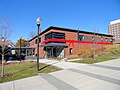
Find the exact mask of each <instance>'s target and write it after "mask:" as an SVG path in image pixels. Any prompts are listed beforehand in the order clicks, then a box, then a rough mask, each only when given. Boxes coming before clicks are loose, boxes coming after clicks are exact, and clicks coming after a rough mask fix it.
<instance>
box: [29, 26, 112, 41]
mask: <svg viewBox="0 0 120 90" xmlns="http://www.w3.org/2000/svg"><path fill="white" fill-rule="evenodd" d="M51 29H55V30H56V31H57V30H61V31H69V32H79V33H85V34H97V35H102V36H108V37H113V36H112V35H107V34H101V33H94V32H88V31H82V30H75V29H68V28H61V27H55V26H50V27H48V28H47V29H46V30H44V31H43V32H41V33H40V35H42V34H44V33H46V32H48V31H49V30H51ZM35 38H37V35H36V36H35V37H33V38H32V39H30V40H29V41H28V42H30V41H32V40H33V39H35Z"/></svg>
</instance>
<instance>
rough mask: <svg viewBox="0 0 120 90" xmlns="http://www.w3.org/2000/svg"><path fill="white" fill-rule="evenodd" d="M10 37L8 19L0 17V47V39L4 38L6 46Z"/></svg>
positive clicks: (10, 30)
mask: <svg viewBox="0 0 120 90" xmlns="http://www.w3.org/2000/svg"><path fill="white" fill-rule="evenodd" d="M11 35H12V28H11V26H10V24H9V23H8V19H7V18H6V17H0V45H1V44H2V42H1V38H2V37H4V39H5V45H6V44H7V41H8V40H9V39H10V36H11Z"/></svg>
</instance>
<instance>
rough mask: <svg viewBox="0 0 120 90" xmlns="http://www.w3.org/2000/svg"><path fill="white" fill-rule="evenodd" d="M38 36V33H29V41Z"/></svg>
mask: <svg viewBox="0 0 120 90" xmlns="http://www.w3.org/2000/svg"><path fill="white" fill-rule="evenodd" d="M36 35H37V34H36V32H34V31H31V32H29V33H28V39H31V38H33V37H35V36H36Z"/></svg>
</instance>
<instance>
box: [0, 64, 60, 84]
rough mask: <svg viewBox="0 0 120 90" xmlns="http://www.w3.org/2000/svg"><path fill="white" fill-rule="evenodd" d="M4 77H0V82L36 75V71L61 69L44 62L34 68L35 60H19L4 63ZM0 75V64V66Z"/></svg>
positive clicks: (45, 71)
mask: <svg viewBox="0 0 120 90" xmlns="http://www.w3.org/2000/svg"><path fill="white" fill-rule="evenodd" d="M4 70H5V77H4V78H1V77H0V83H3V82H7V81H12V80H17V79H21V78H26V77H30V76H35V75H38V73H49V72H54V71H58V70H61V69H60V68H58V67H55V66H50V65H46V64H40V70H39V71H37V69H36V62H21V63H14V64H8V65H5V69H4ZM0 75H1V66H0Z"/></svg>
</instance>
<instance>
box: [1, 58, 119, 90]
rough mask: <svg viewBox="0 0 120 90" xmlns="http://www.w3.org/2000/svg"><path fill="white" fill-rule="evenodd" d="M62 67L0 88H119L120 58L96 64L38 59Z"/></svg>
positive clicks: (60, 89) (14, 89)
mask: <svg viewBox="0 0 120 90" xmlns="http://www.w3.org/2000/svg"><path fill="white" fill-rule="evenodd" d="M40 62H42V63H47V64H52V65H55V66H59V67H60V68H63V70H61V71H57V72H53V73H49V74H40V75H38V76H34V77H29V78H26V79H21V80H16V81H11V82H7V83H3V84H0V90H120V59H116V60H111V61H107V62H102V63H98V64H91V65H87V64H78V63H70V62H64V61H61V62H59V61H53V60H45V59H44V60H40Z"/></svg>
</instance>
